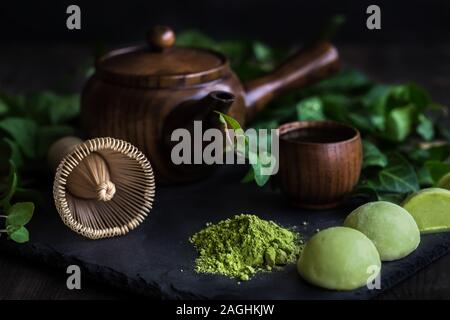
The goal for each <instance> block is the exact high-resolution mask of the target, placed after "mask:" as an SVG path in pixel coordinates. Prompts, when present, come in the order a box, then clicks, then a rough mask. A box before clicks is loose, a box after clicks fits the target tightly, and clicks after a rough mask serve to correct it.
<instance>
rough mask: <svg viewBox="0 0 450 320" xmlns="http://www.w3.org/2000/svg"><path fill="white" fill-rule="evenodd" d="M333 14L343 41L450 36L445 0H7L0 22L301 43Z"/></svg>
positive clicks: (21, 34) (112, 39) (19, 38)
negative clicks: (159, 27) (375, 14)
mask: <svg viewBox="0 0 450 320" xmlns="http://www.w3.org/2000/svg"><path fill="white" fill-rule="evenodd" d="M70 4H77V5H79V6H80V7H81V13H82V21H81V23H82V29H81V30H80V31H69V30H67V28H66V18H67V16H68V15H67V14H66V8H67V6H68V5H70ZM370 4H377V5H379V6H380V7H381V13H382V15H381V16H382V17H381V19H382V29H381V30H377V31H369V30H368V29H367V28H366V19H367V16H368V15H367V14H366V8H367V6H368V5H370ZM334 14H344V15H345V16H346V17H347V23H346V24H345V26H344V27H343V28H342V30H341V32H340V33H339V35H338V36H337V39H336V40H337V42H338V43H380V44H381V43H399V42H400V43H413V42H415V43H436V42H443V41H444V42H447V43H448V42H450V32H449V31H450V1H448V0H447V1H446V0H427V1H425V0H420V1H414V0H409V1H405V0H395V1H393V0H384V1H373V0H372V1H367V0H359V1H355V0H353V1H350V0H339V1H325V0H314V1H303V0H295V1H293V0H291V1H287V0H199V1H187V0H184V1H180V0H179V1H174V0H163V1H161V0H159V1H154V0H129V1H112V0H95V1H94V0H90V1H89V0H82V1H80V0H60V1H58V0H56V1H55V0H53V1H50V0H46V1H23V0H14V1H13V0H2V1H1V4H0V30H2V31H1V39H2V43H3V44H8V43H30V42H38V43H55V42H74V43H80V42H81V43H85V44H86V43H95V42H98V41H102V42H106V43H116V42H119V43H124V42H131V41H138V40H140V39H141V38H142V35H143V30H146V29H148V28H149V27H150V26H152V25H154V24H167V25H170V26H172V27H173V28H174V29H175V30H180V29H185V28H197V29H200V30H204V31H207V33H208V34H210V35H211V36H213V37H216V38H230V37H236V36H242V37H253V38H259V39H260V40H265V41H268V42H271V43H274V44H275V43H299V42H301V41H302V40H303V39H306V38H308V37H311V36H313V35H314V33H316V32H317V29H318V28H319V27H320V26H321V25H323V23H324V22H325V21H326V20H327V19H328V18H329V17H331V16H332V15H334Z"/></svg>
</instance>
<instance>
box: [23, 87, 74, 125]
mask: <svg viewBox="0 0 450 320" xmlns="http://www.w3.org/2000/svg"><path fill="white" fill-rule="evenodd" d="M27 105H28V107H29V109H30V113H31V115H32V117H33V119H34V120H35V121H36V122H37V123H39V124H41V125H47V124H60V123H62V122H67V121H69V120H71V119H73V118H74V117H75V116H77V115H78V114H79V112H80V101H79V96H78V95H59V94H55V93H54V92H51V91H42V92H36V93H33V94H30V95H29V96H27Z"/></svg>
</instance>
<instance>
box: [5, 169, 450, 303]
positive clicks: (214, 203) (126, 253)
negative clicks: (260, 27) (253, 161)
mask: <svg viewBox="0 0 450 320" xmlns="http://www.w3.org/2000/svg"><path fill="white" fill-rule="evenodd" d="M243 172H244V171H243V168H236V167H234V168H232V167H227V168H222V169H220V170H219V171H218V172H216V173H215V174H214V176H213V177H211V178H210V179H208V180H205V181H202V182H199V183H195V184H192V185H185V186H177V187H158V188H157V193H156V202H155V207H154V209H153V211H152V212H151V214H150V216H149V217H148V218H147V220H146V221H145V222H144V223H143V224H142V225H141V226H140V227H139V228H138V229H136V230H134V231H132V232H131V233H129V234H128V235H126V236H124V237H121V238H113V239H104V240H96V241H93V240H88V239H85V238H83V237H81V236H79V235H77V234H75V233H73V232H72V231H70V230H69V229H68V228H67V227H66V226H65V225H64V224H63V223H62V222H61V220H60V218H59V216H58V215H57V214H56V212H51V211H50V212H48V213H42V212H38V213H37V214H36V216H35V218H34V219H33V221H32V222H31V223H30V228H29V229H30V233H31V235H32V239H31V241H30V242H29V243H28V244H25V245H17V244H13V243H11V242H9V241H6V240H2V241H0V247H1V249H2V250H7V251H10V252H14V253H16V254H20V255H23V256H25V257H28V258H32V259H37V260H40V261H43V262H44V263H46V264H48V265H52V266H56V267H61V268H65V267H67V266H68V265H70V264H78V265H79V266H80V267H81V268H82V273H83V275H86V274H88V275H89V276H91V277H94V278H95V279H97V280H99V281H103V282H106V283H109V284H111V285H113V286H118V287H122V288H126V289H128V290H131V291H133V292H137V293H141V294H145V295H148V296H158V297H162V298H188V299H189V298H193V299H195V298H211V299H366V298H371V297H374V296H375V295H377V294H378V293H380V292H381V291H383V290H386V289H388V288H389V287H392V286H394V285H395V284H397V283H399V282H400V281H402V280H404V279H406V278H407V277H409V276H411V275H413V274H414V273H415V272H417V271H418V270H419V269H421V268H423V267H424V266H426V265H427V264H429V263H431V262H432V261H433V260H435V259H437V258H438V257H440V256H442V255H444V254H446V253H447V252H448V251H449V250H450V233H441V234H436V235H427V236H423V237H422V242H421V244H420V246H419V248H418V249H417V250H416V251H415V252H414V253H412V254H411V255H410V256H408V257H406V258H405V259H402V260H400V261H396V262H389V263H384V264H383V267H382V278H381V279H382V284H381V290H368V289H367V288H365V287H364V288H362V289H359V290H354V291H348V292H337V291H329V290H323V289H320V288H316V287H313V286H311V285H308V284H307V283H305V282H304V281H303V280H302V279H301V278H300V277H299V276H298V275H297V272H296V269H295V265H289V266H287V267H285V268H284V269H283V270H282V271H276V272H271V273H259V274H257V275H256V276H255V277H254V278H253V279H252V280H250V281H247V282H242V283H241V284H238V283H237V281H236V280H233V279H228V278H226V277H223V276H219V275H210V274H197V273H195V272H194V270H193V267H194V260H195V257H196V252H195V250H194V248H193V247H192V246H191V245H190V244H189V243H188V241H187V239H188V238H189V236H191V235H192V234H194V233H195V232H196V231H198V230H200V229H201V228H202V227H203V226H204V224H205V223H206V222H209V221H212V222H216V221H219V220H222V219H225V218H227V217H230V216H232V215H234V214H237V213H252V214H256V215H258V216H260V217H261V218H264V219H271V220H274V221H276V222H277V223H279V224H281V225H283V226H287V227H294V226H296V227H297V230H298V231H299V232H301V233H302V234H304V235H305V236H309V235H311V234H313V233H314V232H315V230H316V228H320V229H324V228H327V227H330V226H334V225H339V224H340V223H342V221H343V219H344V218H345V216H346V215H347V214H348V213H349V212H350V211H351V210H352V209H353V208H355V207H356V206H357V205H359V204H361V202H360V201H359V203H357V202H356V201H354V200H353V201H351V202H347V203H344V204H343V205H342V206H341V207H340V208H338V209H336V210H329V211H305V210H299V209H296V208H294V207H292V206H290V205H289V204H288V203H287V202H286V200H285V198H284V197H283V196H282V195H281V194H279V193H278V192H277V191H274V190H272V189H271V188H270V187H267V188H264V189H261V188H258V187H256V186H254V185H252V184H245V185H244V184H240V183H239V179H240V178H241V177H242V174H243ZM303 221H308V222H309V224H308V226H306V227H304V226H303V225H302V222H303ZM181 270H183V271H181Z"/></svg>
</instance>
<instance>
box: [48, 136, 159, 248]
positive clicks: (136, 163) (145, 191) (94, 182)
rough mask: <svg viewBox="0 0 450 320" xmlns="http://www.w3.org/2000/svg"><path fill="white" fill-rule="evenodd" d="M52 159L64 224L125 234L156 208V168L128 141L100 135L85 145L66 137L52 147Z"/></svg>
mask: <svg viewBox="0 0 450 320" xmlns="http://www.w3.org/2000/svg"><path fill="white" fill-rule="evenodd" d="M49 161H50V163H51V164H52V165H53V166H54V167H56V168H57V169H56V175H55V182H54V186H53V195H54V199H55V204H56V208H57V210H58V212H59V214H60V216H61V218H62V220H63V221H64V223H65V224H66V225H67V226H69V227H70V228H71V229H72V230H74V231H75V232H78V233H80V234H82V235H83V236H86V237H88V238H91V239H100V238H107V237H113V236H119V235H124V234H126V233H128V232H129V231H130V230H132V229H134V228H136V227H137V226H138V225H139V224H140V223H141V222H142V221H143V220H144V219H145V217H146V216H147V214H148V213H149V212H150V210H151V208H152V203H153V198H154V195H155V181H154V175H153V171H152V167H151V165H150V163H149V161H148V160H147V159H146V158H145V156H144V155H143V154H142V153H141V152H140V151H139V150H138V149H137V148H136V147H134V146H132V145H131V144H129V143H128V142H125V141H122V140H117V139H113V138H96V139H92V140H88V141H86V142H84V143H83V142H82V141H81V140H80V139H78V138H75V137H66V138H62V139H61V140H58V141H57V142H55V143H54V145H53V146H52V147H51V148H50V151H49ZM56 164H58V165H57V166H56Z"/></svg>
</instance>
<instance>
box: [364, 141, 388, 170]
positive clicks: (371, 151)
mask: <svg viewBox="0 0 450 320" xmlns="http://www.w3.org/2000/svg"><path fill="white" fill-rule="evenodd" d="M362 145H363V156H364V157H363V168H367V167H386V165H387V163H388V159H387V157H386V155H385V154H383V153H382V152H381V151H380V149H378V148H377V146H375V145H374V144H373V143H371V142H369V141H367V140H363V141H362Z"/></svg>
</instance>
